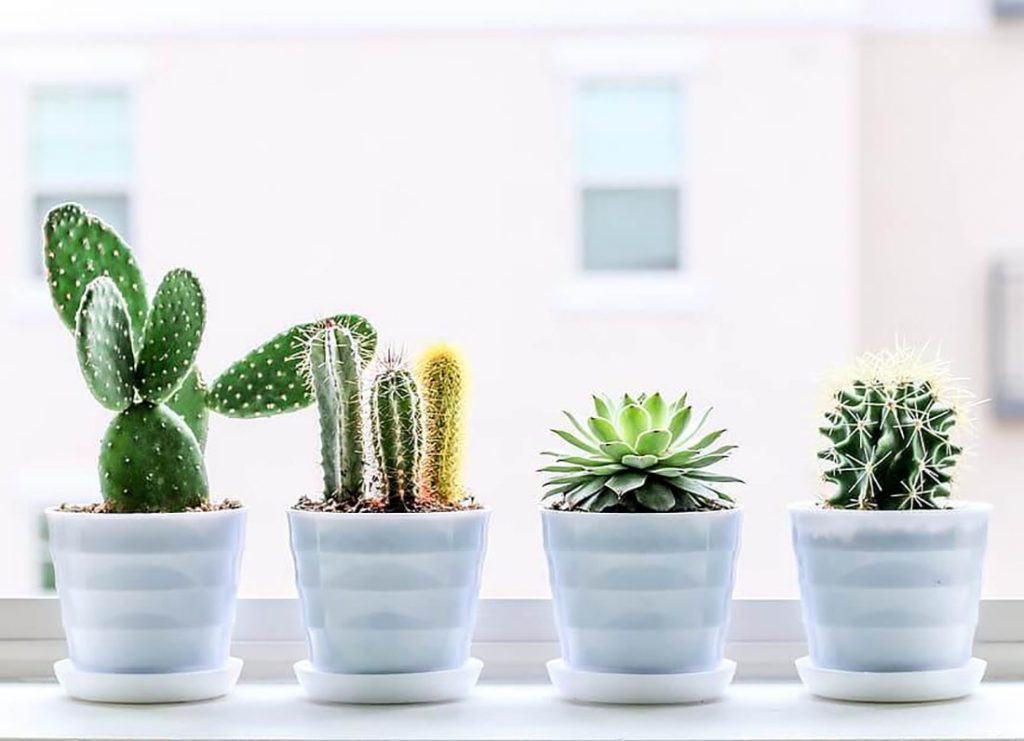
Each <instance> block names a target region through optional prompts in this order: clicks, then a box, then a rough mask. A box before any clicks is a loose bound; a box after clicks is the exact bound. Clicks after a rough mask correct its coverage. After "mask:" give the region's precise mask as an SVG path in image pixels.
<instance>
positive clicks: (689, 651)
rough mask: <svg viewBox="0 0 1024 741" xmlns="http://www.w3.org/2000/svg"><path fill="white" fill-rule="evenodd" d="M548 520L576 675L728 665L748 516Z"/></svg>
mask: <svg viewBox="0 0 1024 741" xmlns="http://www.w3.org/2000/svg"><path fill="white" fill-rule="evenodd" d="M541 516H542V518H543V524H544V547H545V550H546V552H547V558H548V571H549V575H550V580H551V591H552V593H553V595H554V604H555V623H556V625H557V628H558V637H559V642H560V644H561V649H562V659H563V660H564V661H565V662H566V663H567V664H568V665H569V666H570V667H571V668H573V669H578V670H583V671H596V672H619V673H627V674H676V673H683V672H698V671H708V670H711V669H714V668H715V667H717V666H718V665H719V664H720V663H721V661H722V654H723V650H724V647H725V638H726V631H727V629H728V625H729V606H730V602H731V600H732V586H733V570H734V566H735V562H736V554H737V551H738V549H739V542H740V522H741V518H742V515H741V512H740V510H738V509H732V510H723V511H718V512H679V513H668V512H657V513H621V514H619V513H593V512H558V511H554V510H548V509H545V510H542V511H541Z"/></svg>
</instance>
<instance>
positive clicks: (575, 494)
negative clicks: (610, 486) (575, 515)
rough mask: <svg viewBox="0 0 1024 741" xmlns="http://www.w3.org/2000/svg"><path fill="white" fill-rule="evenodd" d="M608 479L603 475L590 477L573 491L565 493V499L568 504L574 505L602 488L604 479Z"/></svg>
mask: <svg viewBox="0 0 1024 741" xmlns="http://www.w3.org/2000/svg"><path fill="white" fill-rule="evenodd" d="M607 480H608V479H607V478H606V477H604V476H598V477H597V478H593V479H590V480H589V481H587V482H586V483H584V484H583V485H582V486H580V487H579V488H578V489H576V490H575V491H572V492H570V493H569V494H567V495H566V501H567V502H568V503H569V505H570V506H572V507H575V506H576V505H578V504H579V503H580V502H582V501H583V500H584V499H586V498H587V497H590V496H592V495H594V494H596V493H597V492H599V491H601V489H603V488H604V484H605V481H607Z"/></svg>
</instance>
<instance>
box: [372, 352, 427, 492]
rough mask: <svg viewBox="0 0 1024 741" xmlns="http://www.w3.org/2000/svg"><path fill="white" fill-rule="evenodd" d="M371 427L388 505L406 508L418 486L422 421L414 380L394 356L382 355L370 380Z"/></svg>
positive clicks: (383, 490)
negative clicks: (371, 380) (383, 356)
mask: <svg viewBox="0 0 1024 741" xmlns="http://www.w3.org/2000/svg"><path fill="white" fill-rule="evenodd" d="M370 431H371V436H372V439H373V450H374V454H375V456H376V460H377V469H378V476H379V483H380V490H381V494H383V496H384V498H385V500H386V506H387V509H388V510H391V511H395V512H406V511H408V510H410V509H412V507H413V504H414V502H415V499H416V492H417V489H418V488H419V469H420V462H421V456H422V449H423V421H422V419H421V416H420V397H419V392H418V390H417V388H416V380H415V379H414V378H413V375H412V373H410V372H409V370H408V369H407V368H405V367H404V364H403V363H402V362H401V360H400V359H399V358H397V357H395V356H388V357H387V358H385V359H384V362H383V364H382V367H381V369H380V371H379V372H378V374H377V376H376V377H375V378H374V380H373V385H372V388H371V406H370Z"/></svg>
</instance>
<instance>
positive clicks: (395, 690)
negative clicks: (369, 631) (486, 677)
mask: <svg viewBox="0 0 1024 741" xmlns="http://www.w3.org/2000/svg"><path fill="white" fill-rule="evenodd" d="M483 668H484V662H482V661H480V659H469V660H468V661H467V662H466V663H465V664H463V665H462V666H460V667H458V668H457V669H443V670H441V671H436V672H411V673H407V674H334V673H332V672H322V671H319V670H317V669H314V668H313V665H312V664H311V663H310V662H309V660H308V659H307V660H303V661H299V662H298V663H296V664H295V676H296V678H297V679H298V680H299V684H300V685H302V689H304V690H305V691H306V694H307V695H309V698H310V699H311V700H316V701H317V702H345V703H357V704H366V705H395V704H403V703H416V702H446V701H448V700H461V699H462V698H464V697H465V696H466V695H468V694H469V692H470V690H472V689H473V686H474V685H475V684H476V680H477V679H478V678H479V677H480V671H481V670H482V669H483Z"/></svg>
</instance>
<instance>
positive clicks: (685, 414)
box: [668, 407, 693, 442]
mask: <svg viewBox="0 0 1024 741" xmlns="http://www.w3.org/2000/svg"><path fill="white" fill-rule="evenodd" d="M692 415H693V408H692V407H683V408H682V409H680V410H679V411H677V412H676V413H675V414H674V415H672V419H671V420H669V423H668V431H669V432H671V433H672V442H675V441H676V440H678V439H679V436H680V435H682V434H683V432H685V431H686V426H687V425H688V424H689V423H690V417H691V416H692Z"/></svg>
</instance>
